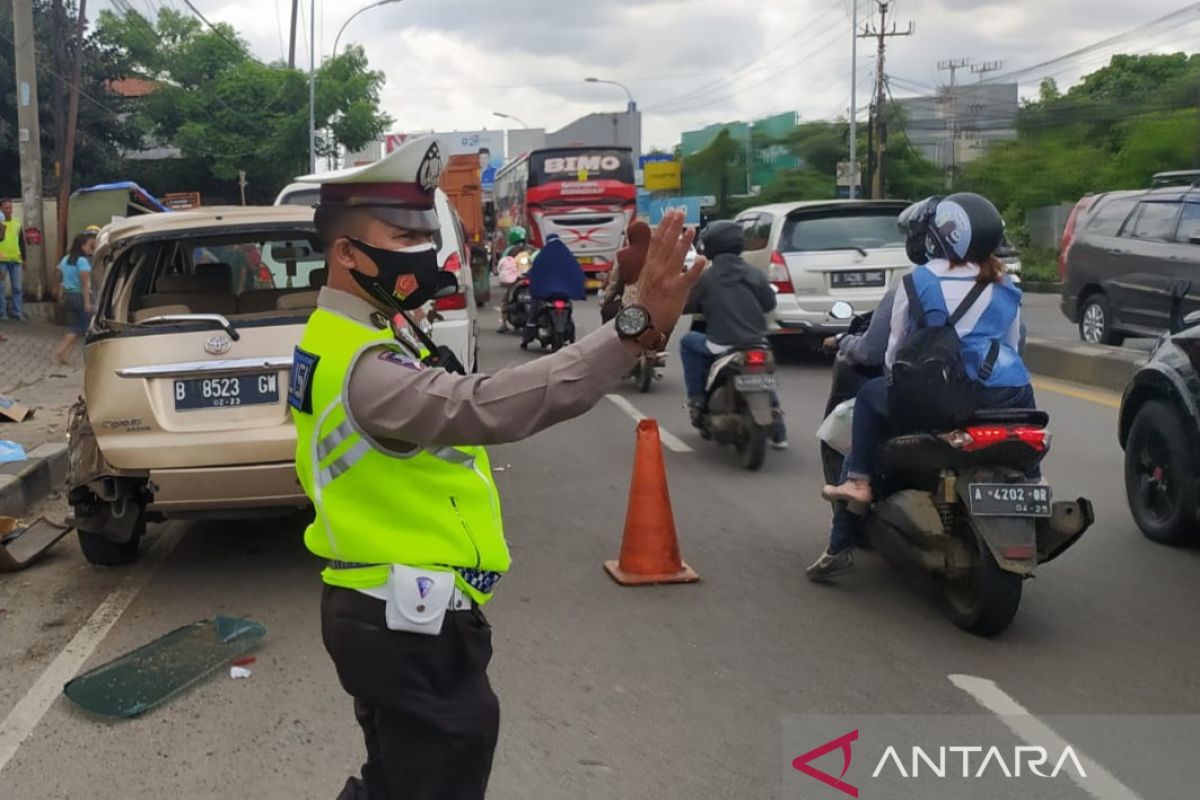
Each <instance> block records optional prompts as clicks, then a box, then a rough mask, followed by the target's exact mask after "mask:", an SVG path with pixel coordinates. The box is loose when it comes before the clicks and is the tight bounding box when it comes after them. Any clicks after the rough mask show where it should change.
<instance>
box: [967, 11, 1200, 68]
mask: <svg viewBox="0 0 1200 800" xmlns="http://www.w3.org/2000/svg"><path fill="white" fill-rule="evenodd" d="M1197 13H1200V3H1189V4H1188V5H1186V6H1183V7H1182V8H1179V9H1176V10H1175V11H1172V12H1171V13H1169V14H1165V15H1164V16H1161V17H1159V18H1158V19H1154V20H1151V21H1150V22H1147V23H1145V24H1143V25H1139V26H1137V27H1136V28H1131V29H1130V30H1128V31H1125V32H1124V33H1119V34H1116V35H1114V36H1109V37H1108V38H1106V39H1101V40H1100V41H1098V42H1093V43H1092V44H1090V45H1087V46H1086V47H1081V48H1079V49H1078V50H1073V51H1071V52H1070V53H1067V54H1065V55H1061V56H1058V57H1057V58H1052V59H1050V60H1049V61H1043V62H1041V63H1040V64H1034V65H1033V66H1031V67H1025V68H1023V69H1019V70H1014V71H1012V72H1006V73H1002V74H1000V75H997V76H996V77H994V78H992V79H990V80H988V81H986V82H987V83H1012V82H1014V81H1016V80H1018V79H1019V78H1021V77H1023V76H1026V75H1031V74H1033V73H1036V72H1039V71H1040V70H1043V69H1045V68H1046V67H1050V66H1054V65H1055V64H1059V63H1062V62H1064V61H1069V60H1072V59H1076V58H1078V57H1080V56H1084V55H1087V54H1089V53H1092V52H1094V51H1096V50H1099V49H1102V48H1105V47H1109V46H1111V45H1113V44H1119V43H1121V42H1123V41H1125V40H1127V39H1131V38H1136V37H1137V36H1139V35H1142V34H1144V33H1146V32H1148V31H1150V30H1152V29H1154V28H1157V27H1159V26H1162V25H1168V24H1171V23H1173V22H1175V21H1176V20H1177V19H1180V18H1182V17H1185V16H1188V15H1195V14H1197Z"/></svg>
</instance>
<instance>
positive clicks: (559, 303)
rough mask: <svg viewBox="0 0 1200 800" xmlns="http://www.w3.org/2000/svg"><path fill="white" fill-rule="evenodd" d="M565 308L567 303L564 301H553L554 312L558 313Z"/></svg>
mask: <svg viewBox="0 0 1200 800" xmlns="http://www.w3.org/2000/svg"><path fill="white" fill-rule="evenodd" d="M566 307H567V301H566V300H555V301H554V308H555V309H556V310H558V311H562V310H563V309H564V308H566Z"/></svg>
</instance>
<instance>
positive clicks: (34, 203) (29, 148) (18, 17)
mask: <svg viewBox="0 0 1200 800" xmlns="http://www.w3.org/2000/svg"><path fill="white" fill-rule="evenodd" d="M13 39H14V41H15V42H16V73H17V74H16V77H17V142H18V144H19V150H20V157H21V216H22V220H23V224H24V226H25V231H24V233H26V237H25V266H26V272H27V273H29V274H32V275H34V276H36V277H35V281H34V284H33V295H34V297H36V298H37V299H38V300H40V299H42V297H44V296H45V288H46V285H47V281H46V262H45V256H44V253H43V250H42V139H41V127H40V126H39V124H38V95H37V63H36V56H35V53H36V48H35V46H34V40H33V0H13Z"/></svg>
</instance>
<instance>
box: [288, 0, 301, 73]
mask: <svg viewBox="0 0 1200 800" xmlns="http://www.w3.org/2000/svg"><path fill="white" fill-rule="evenodd" d="M299 13H300V0H292V38H291V40H290V42H291V43H290V44H289V45H288V69H295V68H296V17H297V15H298V14H299Z"/></svg>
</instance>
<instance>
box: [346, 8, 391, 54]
mask: <svg viewBox="0 0 1200 800" xmlns="http://www.w3.org/2000/svg"><path fill="white" fill-rule="evenodd" d="M399 2H400V0H378V2H375V3H371V4H369V5H365V6H363V7H362V8H360V9H359V10H358V11H355V12H354V13H353V14H351V15H350V16H349V17H348V18H347V19H346V21H345V22H343V23H342V27H341V28H340V29H339V30H338V33H337V36H335V37H334V38H333V55H335V56H336V55H337V50H338V42H340V41H341V39H342V34H343V33H344V32H345V31H346V26H347V25H349V24H350V23H351V22H353V21H354V18H355V17H357V16H358V15H359V14H361V13H363V12H364V11H370V10H371V9H372V8H379V7H380V6H386V5H391V4H392V3H399Z"/></svg>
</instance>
